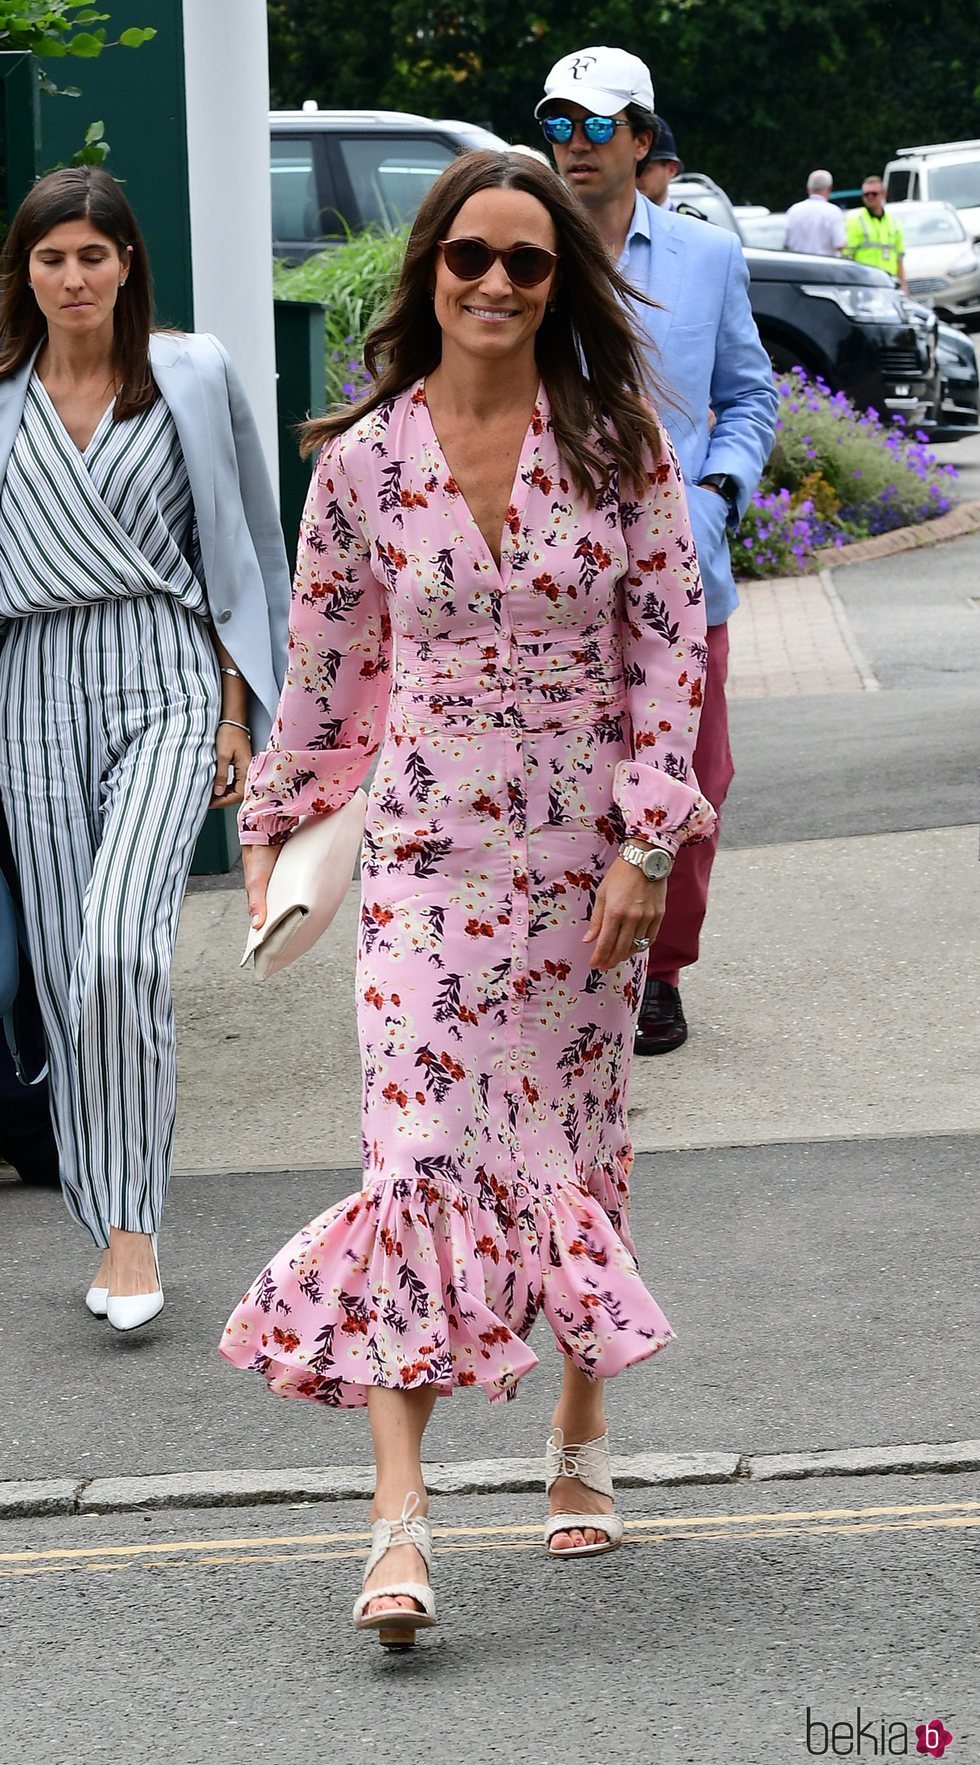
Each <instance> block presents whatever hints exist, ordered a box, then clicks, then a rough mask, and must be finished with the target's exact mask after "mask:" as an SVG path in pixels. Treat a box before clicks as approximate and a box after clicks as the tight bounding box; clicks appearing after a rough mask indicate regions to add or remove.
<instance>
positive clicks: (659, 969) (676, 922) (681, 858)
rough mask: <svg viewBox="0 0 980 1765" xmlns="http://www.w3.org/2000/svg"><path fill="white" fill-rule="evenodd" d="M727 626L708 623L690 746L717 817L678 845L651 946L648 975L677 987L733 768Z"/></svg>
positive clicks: (693, 940) (704, 898)
mask: <svg viewBox="0 0 980 1765" xmlns="http://www.w3.org/2000/svg"><path fill="white" fill-rule="evenodd" d="M727 679H728V626H727V625H709V626H708V668H707V676H706V679H705V687H704V704H703V706H702V708H701V723H700V726H699V728H698V739H697V745H696V747H695V749H694V771H695V773H696V775H697V781H698V784H699V785H700V787H701V789H702V791H703V792H704V794H705V796H706V797H707V799H708V802H709V803H710V804H711V805H712V807H713V808H714V810H715V812H716V814H717V816H718V820H717V822H716V824H715V828H714V831H713V833H712V835H711V838H710V839H707V840H705V841H704V842H703V844H701V845H698V846H682V847H681V849H680V851H679V852H678V854H677V858H676V859H675V861H674V868H673V870H672V871H671V873H670V882H669V883H668V885H667V911H666V913H665V914H664V916H663V919H662V921H661V924H660V930H659V932H658V933H657V936H656V939H655V940H654V943H653V945H652V947H651V950H650V961H649V966H648V969H647V974H648V976H649V978H650V980H656V981H669V982H670V984H671V986H674V987H676V986H677V984H678V981H679V978H680V971H681V969H682V968H687V967H688V966H689V965H690V964H691V963H692V962H696V961H697V959H698V944H699V940H700V937H701V926H702V924H703V921H704V916H705V914H706V912H707V910H708V883H709V881H710V878H711V866H712V864H713V863H714V861H715V853H716V851H717V850H718V835H719V833H720V831H721V807H722V804H723V803H724V801H725V798H726V796H727V795H728V787H729V785H730V784H731V782H732V777H733V775H734V771H735V768H734V766H733V765H732V750H731V747H730V746H729V742H728V704H727V702H726V699H725V682H726V681H727Z"/></svg>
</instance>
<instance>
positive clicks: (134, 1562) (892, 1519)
mask: <svg viewBox="0 0 980 1765" xmlns="http://www.w3.org/2000/svg"><path fill="white" fill-rule="evenodd" d="M977 1508H980V1502H938V1503H934V1504H927V1505H923V1506H921V1507H911V1506H910V1507H883V1508H873V1507H872V1508H863V1509H862V1508H822V1509H821V1508H818V1509H809V1510H801V1511H797V1512H792V1511H791V1512H788V1513H786V1514H780V1513H778V1512H773V1513H770V1514H755V1515H748V1514H745V1515H717V1514H711V1515H692V1516H689V1517H687V1518H686V1519H685V1518H683V1517H677V1518H670V1519H669V1520H661V1521H657V1522H652V1521H650V1520H632V1521H627V1523H626V1524H627V1526H628V1528H629V1529H630V1542H631V1543H633V1544H673V1543H676V1542H680V1541H686V1542H692V1543H699V1544H711V1543H725V1542H731V1541H734V1542H736V1543H741V1542H742V1541H743V1540H750V1539H767V1538H776V1539H781V1538H805V1537H807V1536H808V1535H810V1534H813V1533H816V1534H836V1535H841V1534H852V1533H854V1534H865V1533H885V1532H924V1531H937V1530H938V1531H968V1530H972V1529H973V1528H975V1527H980V1513H976V1512H971V1511H966V1510H976V1509H977ZM868 1515H871V1516H874V1518H870V1519H869V1518H865V1517H863V1516H868ZM842 1516H843V1517H842ZM915 1516H920V1517H915ZM921 1516H929V1517H921ZM759 1522H762V1524H759ZM518 1532H519V1533H528V1532H533V1533H534V1534H535V1535H536V1536H535V1537H534V1538H533V1539H523V1538H516V1537H513V1536H509V1535H512V1534H514V1533H518ZM366 1538H367V1534H362V1533H351V1532H348V1533H343V1532H337V1533H323V1534H316V1533H314V1534H302V1535H297V1536H284V1537H280V1538H275V1537H270V1538H257V1539H254V1540H250V1539H242V1538H239V1539H200V1540H198V1539H189V1540H185V1541H181V1542H179V1543H170V1544H163V1543H160V1544H143V1545H106V1546H103V1547H102V1548H101V1549H99V1548H98V1547H97V1546H92V1547H88V1548H86V1549H78V1550H60V1551H36V1552H35V1551H16V1552H7V1553H4V1554H3V1556H2V1557H0V1562H2V1563H4V1564H6V1565H9V1566H7V1567H3V1568H0V1579H23V1578H26V1577H34V1576H39V1575H59V1574H70V1573H77V1572H78V1571H80V1570H81V1571H85V1572H87V1573H89V1574H109V1573H112V1572H114V1571H117V1570H121V1569H131V1568H137V1569H147V1568H159V1569H179V1568H184V1569H187V1568H225V1567H229V1566H232V1565H238V1566H240V1565H247V1564H249V1563H302V1562H333V1561H340V1560H342V1559H345V1558H351V1557H357V1558H359V1557H361V1556H362V1555H363V1543H364V1542H365V1541H366ZM478 1539H481V1540H482V1541H483V1542H477V1540H478ZM284 1545H291V1546H297V1545H303V1546H306V1547H307V1548H305V1549H289V1550H285V1549H283V1548H282V1547H283V1546H284ZM313 1545H320V1546H324V1547H329V1546H331V1545H332V1546H343V1547H346V1548H340V1549H337V1548H333V1549H331V1548H320V1549H312V1548H309V1547H311V1546H313ZM270 1547H271V1548H270ZM541 1548H542V1546H541V1543H540V1527H538V1526H534V1527H530V1526H498V1527H485V1528H482V1529H481V1528H477V1527H447V1528H445V1529H444V1532H443V1536H442V1539H441V1549H442V1551H443V1552H446V1551H451V1552H454V1553H458V1554H464V1555H479V1554H482V1553H484V1552H489V1551H493V1552H500V1551H505V1552H506V1551H540V1550H541ZM205 1553H210V1554H205Z"/></svg>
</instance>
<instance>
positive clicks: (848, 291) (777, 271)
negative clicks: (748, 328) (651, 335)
mask: <svg viewBox="0 0 980 1765" xmlns="http://www.w3.org/2000/svg"><path fill="white" fill-rule="evenodd" d="M670 194H671V198H672V200H673V201H674V202H675V203H676V204H677V206H678V207H679V208H681V209H683V210H686V211H689V212H690V213H695V214H701V215H703V217H704V219H705V220H706V221H710V222H713V223H714V224H715V225H716V226H721V227H727V229H728V231H729V232H731V233H735V234H737V235H738V237H739V238H741V236H742V235H741V230H740V228H739V224H738V219H737V217H736V215H735V212H734V210H733V208H732V205H731V203H730V202H729V200H728V197H727V196H726V195H725V192H724V190H722V188H721V186H720V185H718V184H716V183H715V182H714V180H713V179H711V178H708V177H705V176H704V175H702V174H699V173H691V172H685V173H684V175H683V176H682V177H679V178H675V179H674V182H673V183H672V184H671V187H670ZM745 261H746V263H747V265H748V269H749V284H750V287H749V294H750V299H751V301H752V311H753V313H754V314H755V322H756V324H757V325H758V327H759V336H760V337H761V338H762V341H763V343H764V344H765V347H766V349H767V350H768V352H769V355H770V357H771V359H772V363H773V366H774V367H775V368H776V370H777V371H782V372H785V371H786V369H788V368H793V367H796V366H799V367H801V368H805V369H806V371H807V373H808V374H811V375H819V376H820V378H821V379H822V380H825V381H826V382H827V385H828V386H829V387H830V388H831V390H832V391H833V392H846V394H847V396H848V398H850V399H853V401H854V403H855V404H856V405H859V406H860V407H861V408H862V409H863V410H867V409H868V408H869V407H873V408H874V409H875V410H877V411H878V412H879V414H880V415H881V416H883V417H884V416H887V415H893V416H894V415H901V416H903V417H904V418H905V421H906V422H907V423H908V424H909V425H910V426H911V427H913V428H919V427H928V426H929V424H930V421H934V419H935V417H936V414H937V412H938V410H939V407H940V403H941V397H942V380H941V373H940V368H939V364H938V362H937V355H936V342H937V326H936V322H935V319H934V318H933V315H932V314H931V313H929V312H928V310H927V309H926V308H925V307H919V306H917V305H916V304H915V302H913V301H909V300H906V299H905V297H904V296H903V295H902V294H901V293H900V292H899V290H898V289H897V288H896V286H895V284H894V282H893V281H892V280H891V278H890V277H889V276H886V275H885V273H884V271H883V270H873V269H871V268H869V266H868V265H866V264H856V263H852V262H851V261H850V260H849V259H848V258H840V257H812V256H809V255H804V254H803V253H801V252H794V251H759V250H754V249H752V248H751V247H748V246H747V247H745ZM971 353H972V352H971ZM974 422H976V412H975V411H974Z"/></svg>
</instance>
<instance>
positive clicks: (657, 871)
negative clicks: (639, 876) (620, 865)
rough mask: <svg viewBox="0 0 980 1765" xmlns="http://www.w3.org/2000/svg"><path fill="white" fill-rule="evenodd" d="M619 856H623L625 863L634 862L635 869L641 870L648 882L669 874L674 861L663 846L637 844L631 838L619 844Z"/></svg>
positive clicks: (658, 880)
mask: <svg viewBox="0 0 980 1765" xmlns="http://www.w3.org/2000/svg"><path fill="white" fill-rule="evenodd" d="M619 856H620V857H621V858H625V860H626V862H627V864H635V865H636V868H637V870H642V872H643V874H644V876H645V877H646V878H647V881H648V882H662V881H663V879H664V877H665V876H669V875H670V869H671V865H672V864H673V862H674V860H673V857H672V855H671V854H670V852H667V851H665V850H664V848H663V846H637V845H636V844H634V842H633V841H632V840H627V841H626V842H625V844H624V845H622V846H620V848H619Z"/></svg>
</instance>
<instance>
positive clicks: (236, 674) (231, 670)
mask: <svg viewBox="0 0 980 1765" xmlns="http://www.w3.org/2000/svg"><path fill="white" fill-rule="evenodd" d="M218 673H219V674H230V675H231V678H232V680H244V679H245V676H244V674H241V673H239V671H238V669H237V668H219V669H218Z"/></svg>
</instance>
